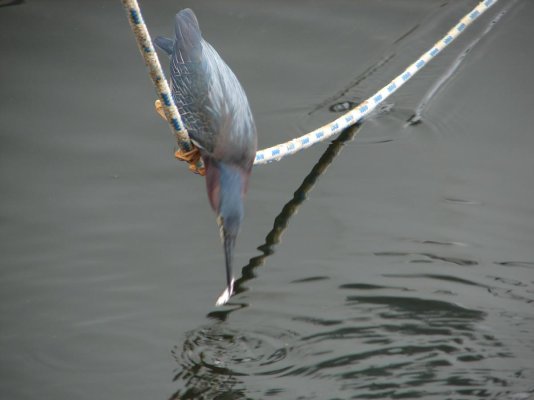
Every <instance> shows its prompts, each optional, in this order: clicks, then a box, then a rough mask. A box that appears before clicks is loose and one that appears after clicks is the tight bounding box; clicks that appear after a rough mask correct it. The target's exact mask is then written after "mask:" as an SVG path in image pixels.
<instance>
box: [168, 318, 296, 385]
mask: <svg viewBox="0 0 534 400" xmlns="http://www.w3.org/2000/svg"><path fill="white" fill-rule="evenodd" d="M295 336H296V334H295V333H292V332H289V331H281V332H280V331H274V330H273V328H266V329H265V330H261V331H260V330H259V329H258V330H255V331H244V330H239V329H236V328H229V327H227V326H225V324H216V325H212V326H208V327H204V328H201V329H198V330H194V331H191V332H189V334H188V335H187V337H186V339H185V341H184V343H183V346H182V349H178V348H175V349H174V357H175V358H176V361H177V362H178V363H179V364H180V365H181V366H182V367H183V368H184V369H187V370H190V371H193V370H198V369H199V368H200V369H204V371H203V373H204V374H206V373H208V374H210V373H211V374H213V375H221V374H222V375H233V376H250V375H275V374H279V373H282V372H284V371H286V370H288V369H290V368H291V363H290V361H289V354H290V353H291V351H292V350H293V348H294V345H293V343H294V341H295Z"/></svg>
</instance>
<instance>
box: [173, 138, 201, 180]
mask: <svg viewBox="0 0 534 400" xmlns="http://www.w3.org/2000/svg"><path fill="white" fill-rule="evenodd" d="M192 146H193V149H192V150H191V151H183V150H176V152H175V153H174V157H175V158H177V159H178V160H180V161H185V162H187V163H188V164H189V167H188V168H189V171H191V172H194V173H195V174H199V175H201V176H205V175H206V168H205V167H201V168H198V167H197V164H198V162H199V160H200V150H199V149H198V147H195V145H192Z"/></svg>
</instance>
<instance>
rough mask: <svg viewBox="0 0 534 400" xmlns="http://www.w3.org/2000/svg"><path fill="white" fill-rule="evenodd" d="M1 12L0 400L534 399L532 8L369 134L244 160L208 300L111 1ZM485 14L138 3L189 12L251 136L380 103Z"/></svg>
mask: <svg viewBox="0 0 534 400" xmlns="http://www.w3.org/2000/svg"><path fill="white" fill-rule="evenodd" d="M14 3H19V4H18V5H14V6H6V7H0V32H1V33H2V37H4V38H9V40H6V41H4V43H3V47H2V49H3V51H2V56H1V57H0V69H1V71H2V80H1V88H2V96H1V100H0V138H1V142H0V143H1V146H0V163H1V168H0V182H1V188H2V195H1V196H0V238H1V240H0V254H1V265H0V308H1V313H0V349H1V354H2V356H1V362H0V398H2V399H33V398H36V397H40V398H43V399H72V398H76V399H85V398H87V399H94V398H115V399H122V398H124V399H125V398H128V399H146V398H163V399H169V398H172V399H264V398H274V399H332V400H333V399H353V398H354V399H358V398H362V399H372V398H425V399H475V398H491V399H516V400H517V399H528V398H534V394H533V390H534V339H533V337H532V330H533V328H534V311H533V310H534V308H533V302H534V251H533V248H532V244H533V238H534V223H533V215H534V207H533V204H534V189H533V185H532V172H533V171H534V158H533V157H532V155H531V149H532V146H533V145H534V138H533V136H532V134H531V126H532V125H533V124H534V116H533V114H532V112H531V111H530V108H531V107H530V106H531V104H533V103H534V94H533V90H534V86H533V85H532V80H531V79H530V74H531V71H532V70H534V53H533V51H532V46H531V37H532V35H533V34H534V32H533V27H532V24H530V22H529V21H530V20H531V18H532V16H533V15H534V4H533V3H532V2H530V1H526V0H517V1H506V0H501V1H500V2H499V4H498V5H497V6H495V7H493V8H492V10H491V11H489V12H488V13H487V15H485V16H484V17H482V18H481V19H480V20H479V21H477V22H476V24H475V25H474V26H472V27H470V28H469V30H468V31H467V32H466V33H465V34H464V35H462V37H461V38H460V39H459V40H458V41H457V42H455V43H454V44H453V45H451V47H449V48H448V49H447V50H446V51H445V52H444V53H443V54H441V55H440V56H439V57H438V58H437V59H436V60H435V61H433V62H432V64H430V65H429V66H428V67H427V68H425V69H424V70H423V71H422V72H421V73H420V74H418V76H417V77H416V78H414V79H413V80H412V81H411V82H410V83H408V84H407V85H405V86H404V87H403V88H402V89H401V90H399V92H398V93H397V94H396V95H395V96H393V97H391V98H390V99H388V103H387V104H385V105H384V107H382V109H381V110H380V112H378V113H376V114H375V115H374V116H372V117H371V118H370V119H369V120H367V121H366V122H365V123H364V124H363V125H362V126H361V127H360V128H359V130H357V131H351V132H347V133H345V134H344V135H343V136H342V137H341V138H340V140H338V141H336V142H335V143H333V144H332V145H329V143H325V144H321V145H318V146H315V147H314V148H311V149H309V150H306V151H305V152H302V153H300V154H298V155H295V156H292V157H290V158H288V159H287V160H283V161H281V162H280V163H276V164H272V165H269V166H263V167H258V168H255V170H254V174H253V178H252V182H251V187H250V191H249V196H248V200H247V216H246V220H245V224H244V226H243V230H242V234H241V236H240V238H239V242H238V247H237V262H238V265H240V266H242V267H243V272H242V277H241V278H240V279H239V280H238V286H237V290H238V292H239V293H238V294H237V295H236V296H235V297H234V298H233V299H232V301H231V302H230V304H229V305H228V306H226V307H222V308H215V307H214V306H213V303H214V301H215V299H216V297H217V296H218V294H219V293H220V292H221V290H222V289H223V287H224V265H223V255H222V254H223V253H222V248H221V245H220V243H219V238H218V231H217V227H216V224H215V221H214V216H213V215H212V213H211V211H210V210H209V206H208V203H207V199H206V195H205V193H204V183H203V181H202V179H201V178H198V177H197V176H194V175H192V174H190V173H189V172H188V171H187V170H186V168H185V167H184V166H183V165H179V164H178V165H177V163H176V161H175V160H173V157H172V150H173V141H172V138H171V137H170V135H169V134H168V128H167V127H166V126H165V124H164V123H163V121H161V120H160V118H159V117H158V116H157V115H156V114H155V112H154V110H153V100H154V92H153V89H152V87H151V84H150V81H149V80H148V77H147V76H146V71H145V69H144V66H143V63H142V61H141V58H140V56H139V54H138V51H137V49H136V47H135V44H134V41H133V38H132V36H131V33H130V29H129V26H128V24H127V20H126V17H125V15H124V12H123V10H122V8H121V6H120V2H118V1H117V2H111V1H105V0H99V1H92V2H51V1H39V2H36V1H27V2H14ZM6 4H9V2H8V1H2V2H0V5H6ZM475 4H476V2H473V1H449V2H443V1H433V0H432V1H430V0H425V1H423V0H418V1H416V0H411V1H403V2H398V1H395V0H388V1H381V2H376V1H371V0H368V1H358V2H354V1H353V2H350V1H335V2H332V1H328V2H327V1H301V2H282V1H270V2H268V3H265V2H257V1H238V0H232V1H226V2H224V3H222V2H207V1H196V2H192V1H182V2H180V4H177V3H176V2H174V1H160V2H157V3H155V2H147V1H145V2H142V7H143V11H144V14H145V19H146V21H147V23H148V25H149V28H150V30H151V32H152V34H153V35H156V34H170V33H171V27H172V17H173V15H174V13H175V12H176V11H177V10H178V8H183V7H188V6H189V7H192V8H193V9H194V10H195V11H196V13H197V15H198V18H199V20H200V24H201V27H202V30H203V33H204V35H205V37H206V38H207V40H209V41H210V42H212V44H213V45H214V46H215V47H216V48H217V49H218V50H219V51H220V53H221V54H222V56H223V58H224V59H225V60H226V61H227V62H228V63H229V64H230V65H231V66H232V68H233V69H234V71H235V72H236V73H237V75H238V77H239V78H240V80H241V82H242V83H243V86H244V87H245V89H246V91H247V94H248V97H249V100H250V101H251V104H252V108H253V111H254V114H255V117H256V120H257V124H258V128H259V134H260V139H259V140H260V146H261V147H265V146H270V145H273V144H275V143H279V142H281V141H285V140H287V139H289V138H291V137H295V136H297V135H299V134H302V133H304V132H307V131H308V130H311V129H312V128H315V127H316V126H318V125H320V124H322V123H324V122H327V121H329V120H331V119H332V118H334V117H335V116H336V115H339V114H338V113H339V111H340V110H342V109H343V107H344V106H343V103H344V102H353V103H357V102H358V101H360V100H362V99H364V98H366V97H367V96H369V95H370V94H372V93H374V91H376V90H378V89H380V88H381V87H382V86H383V85H384V84H386V83H387V82H388V81H389V80H390V79H392V78H393V77H394V76H396V74H398V73H399V72H400V71H401V70H402V69H403V68H405V67H406V66H407V65H408V64H409V63H411V62H412V61H413V60H414V59H415V58H416V57H417V56H418V55H419V54H420V53H422V52H423V51H424V50H426V49H427V48H429V47H430V46H431V45H432V44H433V42H434V41H435V40H437V39H438V38H439V37H441V35H443V33H444V32H446V30H448V29H449V27H450V26H452V24H453V23H455V22H456V21H457V20H458V19H459V18H460V17H461V16H463V15H464V14H465V13H466V12H467V11H469V10H470V9H471V8H472V7H473V6H474V5H475ZM355 134H356V135H355ZM323 153H324V154H323ZM319 160H320V161H319ZM297 189H298V190H297ZM295 191H296V193H295V194H294V192H295ZM258 246H259V249H257V248H258ZM237 269H238V270H239V269H240V268H237Z"/></svg>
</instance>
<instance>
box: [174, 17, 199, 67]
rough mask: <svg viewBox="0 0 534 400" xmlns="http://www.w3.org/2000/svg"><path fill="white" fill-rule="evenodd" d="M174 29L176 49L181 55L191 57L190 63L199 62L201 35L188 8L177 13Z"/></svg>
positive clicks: (195, 20)
mask: <svg viewBox="0 0 534 400" xmlns="http://www.w3.org/2000/svg"><path fill="white" fill-rule="evenodd" d="M174 29H175V32H176V42H175V46H176V49H177V50H179V51H180V53H181V54H182V55H188V56H189V57H191V61H197V62H198V61H200V59H201V57H202V44H201V41H202V33H201V32H200V27H199V25H198V21H197V17H196V16H195V13H194V12H193V11H192V10H191V9H189V8H186V9H185V10H181V11H180V12H178V14H176V18H175V25H174ZM184 61H185V60H184Z"/></svg>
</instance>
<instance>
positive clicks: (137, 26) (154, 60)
mask: <svg viewBox="0 0 534 400" xmlns="http://www.w3.org/2000/svg"><path fill="white" fill-rule="evenodd" d="M122 4H123V6H124V9H125V10H126V14H127V15H128V21H130V26H131V28H132V31H133V33H134V35H135V39H136V41H137V46H138V47H139V51H140V52H141V55H142V56H143V58H144V60H145V64H146V66H147V68H148V71H149V74H150V78H151V79H152V82H153V83H154V86H155V88H156V93H157V94H158V97H159V99H160V100H161V103H162V107H163V110H164V112H165V117H166V118H167V121H169V125H170V127H171V130H172V132H173V133H174V136H175V137H176V142H177V144H178V147H179V148H180V149H181V150H183V151H184V152H188V151H191V149H192V146H191V141H190V139H189V135H188V134H187V130H186V129H185V126H184V124H183V122H182V118H181V117H180V113H179V112H178V109H177V108H176V105H175V104H174V100H173V98H172V95H171V90H170V88H169V84H168V83H167V80H166V79H165V75H164V74H163V70H162V69H161V64H160V63H159V59H158V55H157V54H156V51H155V50H154V45H153V44H152V39H151V38H150V33H149V32H148V29H147V26H146V25H145V21H144V20H143V15H142V14H141V9H140V8H139V4H137V0H122ZM199 166H201V165H199Z"/></svg>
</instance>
